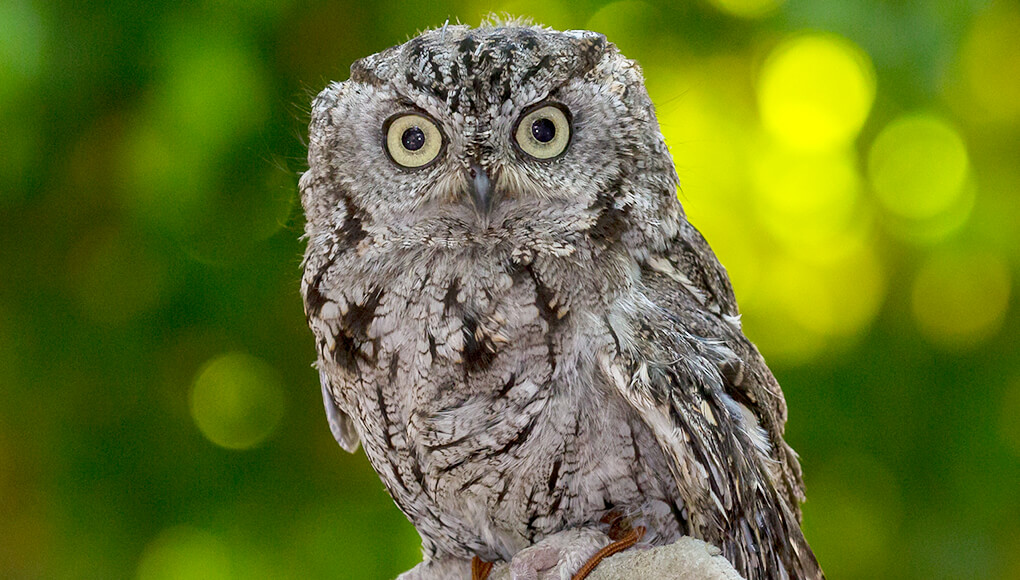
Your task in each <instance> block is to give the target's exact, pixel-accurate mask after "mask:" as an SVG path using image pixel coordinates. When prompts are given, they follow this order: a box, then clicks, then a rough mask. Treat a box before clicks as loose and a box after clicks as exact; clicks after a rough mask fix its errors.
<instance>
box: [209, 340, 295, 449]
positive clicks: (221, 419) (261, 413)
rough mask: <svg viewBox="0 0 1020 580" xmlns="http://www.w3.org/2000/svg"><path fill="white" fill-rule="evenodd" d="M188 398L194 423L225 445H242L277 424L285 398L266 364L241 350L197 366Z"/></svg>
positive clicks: (263, 435)
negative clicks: (196, 374)
mask: <svg viewBox="0 0 1020 580" xmlns="http://www.w3.org/2000/svg"><path fill="white" fill-rule="evenodd" d="M190 403H191V416H192V418H193V419H194V421H195V425H197V426H198V429H199V431H201V432H202V434H203V435H205V437H206V438H207V439H209V440H210V441H212V442H213V443H215V444H216V445H219V446H221V447H226V448H228V449H247V448H250V447H253V446H255V445H257V444H259V443H261V442H262V441H263V440H265V439H266V437H268V436H269V435H270V434H271V433H272V432H273V430H274V429H275V428H276V426H277V424H279V422H280V419H281V418H282V416H283V407H284V404H285V397H284V392H283V388H282V386H281V381H280V378H279V376H278V375H277V373H276V371H275V370H274V369H273V368H272V367H271V366H269V365H268V364H266V363H265V362H263V361H261V360H259V359H257V358H255V357H252V356H249V355H246V354H243V353H228V354H225V355H222V356H219V357H216V358H214V359H212V360H211V361H209V362H207V363H206V364H205V365H204V366H203V367H202V369H201V370H200V371H199V373H198V376H197V377H196V378H195V383H194V385H193V387H192V390H191V401H190Z"/></svg>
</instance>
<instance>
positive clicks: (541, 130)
mask: <svg viewBox="0 0 1020 580" xmlns="http://www.w3.org/2000/svg"><path fill="white" fill-rule="evenodd" d="M531 136H532V137H534V138H535V140H536V141H538V142H539V143H548V142H550V141H552V140H553V137H555V136H556V125H554V124H553V122H552V121H550V120H549V119H546V118H542V119H539V120H537V121H535V122H534V123H532V124H531Z"/></svg>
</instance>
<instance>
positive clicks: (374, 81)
mask: <svg viewBox="0 0 1020 580" xmlns="http://www.w3.org/2000/svg"><path fill="white" fill-rule="evenodd" d="M380 54H382V53H380ZM379 56H380V55H379V54H374V55H372V56H366V57H365V58H359V59H358V60H356V61H354V62H353V63H351V80H352V81H354V82H358V83H366V84H370V85H375V86H379V85H381V84H383V79H381V78H380V77H379V75H378V74H376V71H375V64H376V61H377V57H379Z"/></svg>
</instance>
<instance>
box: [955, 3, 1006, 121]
mask: <svg viewBox="0 0 1020 580" xmlns="http://www.w3.org/2000/svg"><path fill="white" fill-rule="evenodd" d="M1018 42H1020V7H1018V6H1017V5H1016V3H1015V2H994V3H993V4H992V5H991V6H990V7H989V8H988V9H987V10H985V11H984V12H983V13H982V14H981V15H980V16H978V18H976V19H975V20H974V23H973V25H972V26H971V29H970V31H969V33H968V34H967V38H966V40H965V41H964V43H963V46H962V47H961V49H960V64H961V65H962V67H963V73H964V78H965V81H966V85H967V89H968V92H969V93H970V96H971V98H972V99H973V101H974V102H975V103H976V104H977V105H978V106H979V107H980V108H981V109H983V111H984V112H985V113H987V114H988V115H989V116H990V117H991V118H992V119H993V120H997V121H1004V122H1017V121H1020V50H1018V49H1017V45H1018Z"/></svg>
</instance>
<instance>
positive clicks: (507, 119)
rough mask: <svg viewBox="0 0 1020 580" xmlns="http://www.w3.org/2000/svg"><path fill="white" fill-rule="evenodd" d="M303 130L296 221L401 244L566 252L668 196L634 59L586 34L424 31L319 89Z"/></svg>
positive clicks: (667, 178) (663, 156) (662, 154)
mask: <svg viewBox="0 0 1020 580" xmlns="http://www.w3.org/2000/svg"><path fill="white" fill-rule="evenodd" d="M310 134H311V143H310V155H309V159H310V160H311V164H312V167H311V171H310V172H309V174H310V175H306V178H305V181H304V182H303V196H302V198H303V202H304V204H305V210H306V214H307V215H308V218H309V220H310V222H312V223H311V225H312V226H313V227H312V228H311V229H312V230H315V229H316V227H315V226H316V225H317V224H318V225H320V226H322V228H321V230H322V231H328V230H331V229H332V230H336V229H338V228H342V227H343V226H344V223H343V222H344V220H348V219H349V218H350V217H352V216H356V219H357V221H358V226H359V228H361V229H362V230H363V231H364V232H366V235H367V236H370V237H371V238H372V240H373V241H374V243H375V244H376V245H377V246H378V245H382V246H389V247H391V248H399V249H402V250H403V251H407V250H409V249H412V248H418V249H419V250H423V251H424V250H426V249H431V250H434V251H462V250H469V251H472V252H474V251H477V250H478V249H483V250H492V251H497V250H499V249H506V250H507V251H511V252H512V251H515V250H516V251H519V252H520V251H525V250H527V248H531V249H532V250H534V248H542V247H548V246H549V245H550V244H552V245H553V246H557V247H559V248H561V251H563V250H562V248H568V249H567V250H566V251H568V252H569V251H570V250H569V248H570V247H572V246H573V245H574V244H575V243H576V242H577V241H578V240H580V239H582V238H590V237H591V236H596V237H597V236H603V237H604V236H616V237H619V236H620V235H623V234H624V232H625V231H626V230H627V229H629V226H628V225H627V222H628V221H629V220H633V219H634V218H638V219H640V217H641V214H644V213H646V212H648V211H649V210H651V209H653V206H654V207H657V206H659V205H661V204H662V203H670V202H669V201H665V200H672V202H673V203H675V199H676V198H675V182H676V177H675V173H674V172H673V168H672V163H671V161H670V160H669V156H668V152H667V151H666V149H665V146H664V144H663V143H662V137H661V135H660V133H659V130H658V125H657V123H656V121H655V117H654V113H653V110H652V106H651V103H650V101H649V100H648V97H647V93H646V92H645V90H644V87H643V85H642V82H641V76H640V72H639V70H638V68H637V66H636V65H635V64H634V63H633V62H632V61H629V60H627V59H625V58H624V57H622V56H621V55H619V53H618V52H617V51H616V48H615V47H614V46H613V45H611V44H609V43H607V42H606V40H605V38H604V37H603V36H602V35H600V34H596V33H592V32H586V31H568V32H556V31H552V30H547V29H543V28H538V27H530V26H513V25H503V26H488V27H483V28H478V29H471V28H469V27H466V26H449V27H445V28H444V29H441V30H433V31H429V32H426V33H424V34H422V35H421V36H419V37H417V38H414V39H412V40H410V41H408V42H407V43H405V44H403V45H400V46H396V47H393V48H390V49H388V50H386V51H383V52H381V53H379V54H375V55H372V56H369V57H367V58H364V59H362V60H360V61H358V62H356V63H355V64H354V65H353V66H352V67H351V78H350V80H348V81H346V82H343V83H335V84H333V85H331V86H330V87H328V88H327V89H326V90H324V91H323V92H322V93H321V94H320V95H319V96H318V97H317V99H316V101H315V103H314V104H313V118H312V123H311V131H310ZM627 206H630V207H631V208H632V209H634V211H633V212H631V211H630V210H627V209H625V207H627ZM638 206H640V207H638ZM337 208H342V210H343V211H342V212H340V211H338V210H337ZM610 214H612V215H610ZM624 214H627V215H624ZM660 215H661V214H660ZM623 218H628V219H623ZM610 230H612V231H610ZM522 248H523V249H522ZM525 253H526V252H525Z"/></svg>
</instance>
